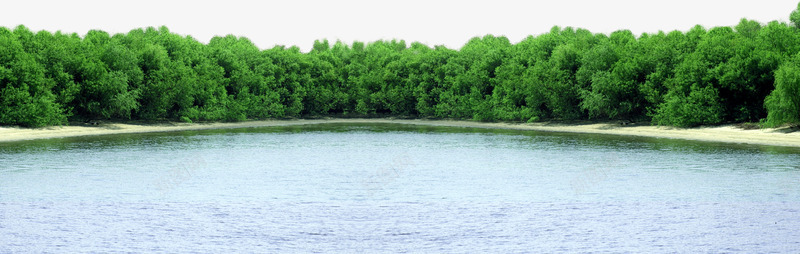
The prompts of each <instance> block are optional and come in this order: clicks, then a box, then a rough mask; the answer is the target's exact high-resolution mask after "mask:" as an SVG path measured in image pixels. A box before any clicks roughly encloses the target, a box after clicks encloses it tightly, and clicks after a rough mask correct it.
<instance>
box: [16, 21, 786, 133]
mask: <svg viewBox="0 0 800 254" xmlns="http://www.w3.org/2000/svg"><path fill="white" fill-rule="evenodd" d="M790 19H791V20H792V24H786V23H781V22H777V21H773V22H770V23H768V24H761V23H759V22H756V21H752V20H747V19H742V20H741V21H740V23H739V24H738V25H736V26H734V27H714V28H711V29H706V28H704V27H702V26H699V25H698V26H695V27H693V28H691V29H690V30H689V31H687V32H681V31H672V32H669V33H665V32H658V33H645V34H642V35H640V36H638V37H636V36H635V35H634V34H633V33H631V32H630V31H628V30H619V31H616V32H613V33H611V34H608V35H606V34H598V33H591V32H590V31H587V30H585V29H574V28H571V27H566V28H560V27H553V28H552V29H551V30H550V31H549V33H544V34H541V35H538V36H529V37H527V38H526V39H524V40H522V41H520V42H519V43H516V44H512V43H510V42H509V40H508V39H507V38H505V37H496V36H492V35H486V36H483V37H476V38H472V39H471V40H469V41H468V42H467V43H466V44H465V45H464V46H463V47H462V48H461V49H459V50H454V49H449V48H446V47H443V46H436V47H429V46H427V45H424V44H421V43H417V42H414V43H411V44H407V43H406V42H405V41H402V40H392V41H375V42H371V43H362V42H353V43H352V44H350V45H347V44H344V43H342V42H335V43H333V44H331V43H329V42H328V41H327V40H321V41H316V42H314V45H313V49H312V50H311V51H310V52H308V53H303V52H301V51H300V50H299V49H298V48H297V47H288V48H287V47H284V46H276V47H273V48H271V49H266V50H261V49H259V48H258V47H256V46H255V45H254V44H253V43H252V42H251V41H249V40H248V39H247V38H243V37H235V36H231V35H229V36H225V37H215V38H213V39H211V41H210V42H209V43H208V44H203V43H200V42H198V41H197V40H195V39H194V38H192V37H191V36H181V35H178V34H176V33H172V32H170V31H169V30H168V29H167V28H166V27H160V28H153V27H149V28H146V29H135V30H131V31H130V32H128V33H127V34H114V35H110V34H108V33H106V32H103V31H98V30H92V31H89V32H88V33H87V34H86V35H85V36H84V37H80V36H78V35H77V34H63V33H61V32H55V33H51V32H48V31H39V32H35V33H34V32H32V31H30V30H29V29H28V28H26V27H24V26H18V27H16V28H14V29H8V28H4V27H0V124H2V125H20V126H28V127H39V126H49V125H61V124H66V123H67V122H68V121H70V120H71V121H80V120H87V119H116V120H127V119H130V120H181V121H187V122H191V121H243V120H247V119H265V118H298V117H320V116H339V117H350V116H358V117H373V116H396V117H413V118H446V119H471V120H478V121H524V122H536V121H545V120H586V119H590V120H608V119H625V120H632V121H647V122H651V123H653V124H657V125H672V126H681V127H690V126H698V125H713V124H720V123H726V122H759V121H761V122H762V123H765V124H766V125H768V126H777V125H782V124H787V123H789V124H798V123H800V54H798V52H799V51H800V13H798V12H797V11H795V12H793V13H792V15H791V16H790Z"/></svg>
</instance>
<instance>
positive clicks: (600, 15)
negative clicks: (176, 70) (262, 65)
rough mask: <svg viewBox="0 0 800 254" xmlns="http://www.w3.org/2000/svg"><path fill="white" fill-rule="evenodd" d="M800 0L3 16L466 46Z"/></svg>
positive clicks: (42, 7)
mask: <svg viewBox="0 0 800 254" xmlns="http://www.w3.org/2000/svg"><path fill="white" fill-rule="evenodd" d="M796 7H797V0H764V1H752V0H750V1H738V0H736V1H725V0H669V1H666V0H657V1H654V0H638V1H637V0H604V1H597V0H594V1H593V0H561V1H557V0H551V1H509V0H492V1H480V2H479V1H455V0H445V1H437V0H427V1H425V0H408V1H376V0H373V1H368V0H340V1H318V0H299V1H247V0H227V1H215V2H206V1H168V0H161V1H154V0H137V1H100V0H79V1H52V0H50V1H45V0H24V1H3V2H0V26H5V27H7V28H14V27H16V26H17V25H20V24H22V25H25V26H27V27H28V28H29V29H31V30H33V31H38V30H48V31H51V32H55V31H62V32H64V33H78V34H79V35H81V36H83V35H85V34H86V32H88V31H89V30H91V29H100V30H104V31H106V32H109V33H111V34H114V33H127V32H128V31H130V30H131V29H134V28H141V27H148V26H155V27H158V26H161V25H166V26H167V27H168V28H169V29H170V31H172V32H174V33H178V34H181V35H191V36H192V37H194V38H195V39H197V40H198V41H201V42H203V43H207V42H208V41H209V40H210V39H211V37H213V36H216V35H221V36H224V35H227V34H233V35H237V36H245V37H247V38H249V39H250V40H251V41H253V42H254V43H255V44H256V45H257V46H259V47H260V48H262V49H264V48H271V47H273V46H274V45H287V46H292V45H295V46H299V47H300V48H301V49H302V50H303V51H307V50H309V49H310V48H311V46H312V45H313V42H314V40H315V39H329V40H330V41H331V42H334V41H336V40H341V41H343V42H345V43H348V44H350V43H351V42H352V41H354V40H357V41H362V42H370V41H375V40H379V39H403V40H406V42H408V43H410V42H413V41H419V42H422V43H425V44H427V45H430V46H433V45H445V46H447V47H449V48H454V49H458V48H460V47H461V46H462V45H464V43H466V42H467V41H468V40H469V39H470V38H472V37H474V36H483V35H486V34H493V35H497V36H501V35H502V36H506V37H508V38H509V39H510V40H511V42H514V43H515V42H518V41H520V40H522V39H524V38H525V37H527V36H528V35H538V34H542V33H547V32H548V31H549V30H550V28H551V27H553V26H554V25H558V26H561V27H565V26H572V27H580V28H586V29H589V30H590V31H592V32H594V33H610V32H613V31H615V30H619V29H629V30H631V31H632V32H633V33H634V34H636V35H639V34H641V33H643V32H648V33H653V32H658V31H659V30H663V31H665V32H668V31H672V30H681V31H687V30H689V29H690V28H691V27H693V26H694V25H697V24H700V25H703V26H705V27H706V28H710V27H714V26H734V25H736V24H738V23H739V20H740V19H741V18H748V19H752V20H757V21H759V22H761V23H767V22H769V21H773V20H778V21H783V22H788V17H789V13H791V11H792V10H794V9H795V8H796Z"/></svg>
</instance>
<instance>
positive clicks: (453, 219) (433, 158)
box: [0, 124, 800, 253]
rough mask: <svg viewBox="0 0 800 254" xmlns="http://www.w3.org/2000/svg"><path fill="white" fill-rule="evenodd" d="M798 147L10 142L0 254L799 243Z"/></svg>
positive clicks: (306, 140) (423, 141)
mask: <svg viewBox="0 0 800 254" xmlns="http://www.w3.org/2000/svg"><path fill="white" fill-rule="evenodd" d="M798 250H800V150H799V149H793V148H776V147H766V146H749V145H730V144H716V143H701V142H689V141H676V140H665V139H644V138H624V137H611V136H597V135H574V134H552V133H537V132H524V131H509V130H476V129H463V128H440V127H415V126H405V125H346V124H336V125H313V126H299V127H271V128H256V129H244V130H225V131H203V132H182V133H169V134H139V135H119V136H105V137H91V138H68V139H55V140H45V141H28V142H17V143H0V252H2V253H5V252H212V253H216V252H323V253H329V252H362V251H363V252H369V253H375V252H413V253H417V252H434V253H441V252H476V251H477V252H491V253H517V252H560V251H563V252H797V251H798Z"/></svg>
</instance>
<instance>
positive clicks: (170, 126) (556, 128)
mask: <svg viewBox="0 0 800 254" xmlns="http://www.w3.org/2000/svg"><path fill="white" fill-rule="evenodd" d="M321 123H398V124H413V125H426V126H451V127H473V128H502V129H517V130H535V131H551V132H572V133H594V134H611V135H624V136H641V137H655V138H671V139H685V140H699V141H711V142H725V143H743V144H757V145H772V146H790V147H800V131H796V132H790V131H788V130H787V129H786V128H783V129H756V130H744V129H741V128H737V127H735V126H732V125H728V126H717V127H700V128H689V129H684V128H674V127H661V126H646V125H637V126H621V125H619V124H616V123H587V124H562V123H482V122H472V121H451V120H404V119H319V120H269V121H248V122H239V123H165V124H143V125H140V124H126V123H103V124H100V125H86V126H83V125H82V126H60V127H46V128H36V129H28V128H17V127H0V142H9V141H20V140H32V139H47V138H64V137H77V136H91V135H109V134H125V133H146V132H169V131H187V130H208V129H234V128H252V127H267V126H290V125H305V124H321Z"/></svg>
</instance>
